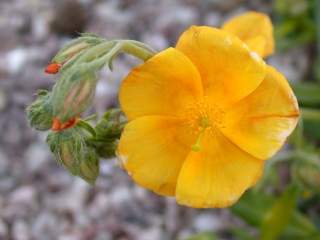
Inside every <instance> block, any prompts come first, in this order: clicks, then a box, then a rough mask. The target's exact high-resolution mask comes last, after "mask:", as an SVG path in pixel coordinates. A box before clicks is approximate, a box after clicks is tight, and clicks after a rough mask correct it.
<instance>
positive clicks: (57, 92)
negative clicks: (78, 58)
mask: <svg viewBox="0 0 320 240" xmlns="http://www.w3.org/2000/svg"><path fill="white" fill-rule="evenodd" d="M96 85H97V77H96V74H95V73H94V72H92V71H87V70H86V69H84V68H81V66H79V67H76V68H73V69H70V71H67V72H66V73H65V74H63V76H62V78H61V79H60V80H59V81H58V82H57V83H56V85H55V86H54V88H53V91H52V97H51V101H52V106H53V116H54V117H56V118H58V119H59V120H60V121H61V122H62V123H63V122H66V121H68V120H69V119H71V118H74V117H78V116H79V115H80V114H81V113H83V112H84V111H85V110H86V109H87V108H88V107H89V106H90V105H91V103H92V100H93V98H94V95H95V90H96Z"/></svg>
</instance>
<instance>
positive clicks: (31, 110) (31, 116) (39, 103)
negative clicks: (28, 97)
mask: <svg viewBox="0 0 320 240" xmlns="http://www.w3.org/2000/svg"><path fill="white" fill-rule="evenodd" d="M26 113H27V118H28V121H29V124H30V126H31V127H33V128H35V129H37V130H40V131H46V130H49V129H50V128H51V126H52V118H53V115H52V105H51V102H50V93H49V92H47V91H44V90H43V91H40V92H39V93H38V97H37V99H36V100H35V101H34V102H33V103H32V104H31V105H30V106H28V107H27V109H26Z"/></svg>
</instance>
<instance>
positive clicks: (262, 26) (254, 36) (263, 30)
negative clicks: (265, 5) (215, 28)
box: [222, 12, 274, 57]
mask: <svg viewBox="0 0 320 240" xmlns="http://www.w3.org/2000/svg"><path fill="white" fill-rule="evenodd" d="M222 29H224V30H226V31H228V32H231V33H233V34H235V35H236V36H238V37H239V38H240V39H241V40H242V41H243V42H245V43H246V44H247V45H248V46H249V48H250V49H251V50H253V51H255V52H257V53H258V54H259V55H260V56H261V57H267V56H269V55H271V54H272V53H273V51H274V40H273V29H272V23H271V21H270V19H269V17H268V16H267V15H265V14H262V13H258V12H247V13H245V14H242V15H240V16H237V17H234V18H232V19H231V20H229V21H227V22H226V23H225V24H224V25H223V27H222Z"/></svg>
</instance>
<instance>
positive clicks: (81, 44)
mask: <svg viewBox="0 0 320 240" xmlns="http://www.w3.org/2000/svg"><path fill="white" fill-rule="evenodd" d="M102 41H103V39H101V38H99V37H97V36H94V35H90V34H83V36H82V37H80V38H78V39H75V40H73V41H71V42H70V43H69V44H67V45H66V46H65V47H63V48H62V49H61V50H60V51H59V52H58V53H57V55H56V56H55V57H54V58H53V59H52V64H49V65H48V66H47V68H46V72H47V73H51V74H55V73H57V72H58V71H59V70H60V68H61V67H62V66H64V65H66V64H68V63H69V62H71V60H72V59H75V58H76V56H78V55H79V54H80V53H82V52H83V51H84V50H86V49H88V48H90V47H92V46H95V45H97V44H99V43H101V42H102Z"/></svg>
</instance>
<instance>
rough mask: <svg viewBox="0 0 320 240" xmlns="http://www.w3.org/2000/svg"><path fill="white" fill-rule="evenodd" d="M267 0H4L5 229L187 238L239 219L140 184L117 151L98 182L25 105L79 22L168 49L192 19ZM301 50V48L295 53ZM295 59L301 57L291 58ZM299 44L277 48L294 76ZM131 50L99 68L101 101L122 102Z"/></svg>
mask: <svg viewBox="0 0 320 240" xmlns="http://www.w3.org/2000/svg"><path fill="white" fill-rule="evenodd" d="M269 2H270V1H262V0H260V1H257V0H252V1H243V0H224V1H219V0H204V1H197V0H162V1H159V0H114V1H112V0H110V1H107V0H105V1H104V0H81V1H71V0H55V1H53V0H0V131H1V136H0V239H1V240H2V239H4V240H6V239H13V240H51V239H52V240H56V239H58V240H87V239H94V240H109V239H110V240H111V239H123V240H125V239H132V240H135V239H139V240H163V239H164V240H166V239H186V238H187V237H188V236H190V235H192V234H194V233H197V232H201V231H214V232H218V233H219V234H220V236H221V239H230V237H229V236H228V234H226V232H225V229H227V227H228V226H230V225H232V224H242V223H241V221H239V220H238V219H235V218H234V217H232V216H231V214H230V213H229V211H228V210H226V209H225V210H194V209H190V208H185V207H181V206H178V205H176V203H175V201H174V199H170V198H163V197H158V196H157V195H155V194H153V193H151V192H149V191H146V190H144V189H142V188H140V187H138V186H137V185H135V184H134V183H133V182H132V181H131V180H130V179H129V177H128V176H127V174H126V173H125V172H123V170H121V169H120V168H119V167H118V166H117V162H116V160H115V159H111V160H105V161H102V163H101V176H100V177H99V179H98V181H97V183H96V185H95V186H94V187H92V186H89V185H87V184H86V183H85V182H83V181H82V180H80V179H78V178H75V177H71V176H69V175H68V173H67V172H66V171H64V170H63V169H62V168H61V167H59V166H58V165H57V164H56V162H55V161H54V159H52V156H51V154H50V152H49V149H48V147H47V146H46V144H45V135H44V134H41V133H38V132H36V131H33V130H32V129H30V128H29V127H28V125H27V123H26V119H25V114H24V110H25V107H26V105H27V104H29V103H30V102H31V101H32V100H33V99H34V93H35V92H36V89H38V88H45V89H47V88H50V87H51V86H52V84H53V83H54V80H55V77H52V76H48V75H45V74H44V73H43V69H44V67H45V66H46V64H47V63H48V62H49V61H50V59H51V57H52V56H53V55H54V54H55V53H56V51H57V50H58V49H59V48H60V47H61V46H62V45H63V44H64V43H66V42H67V41H69V40H70V39H71V38H73V37H75V36H76V35H77V32H83V31H85V32H94V33H97V34H99V35H102V36H104V37H106V38H110V39H112V38H126V39H136V40H140V41H143V42H146V43H148V44H150V45H151V46H152V47H154V49H156V50H161V49H164V48H166V47H168V46H170V45H174V44H175V42H176V39H177V38H178V36H179V35H180V33H181V32H182V31H183V30H184V29H186V28H187V27H188V26H189V25H191V24H206V25H213V26H219V25H220V24H221V23H222V22H223V21H224V20H225V19H226V18H228V17H230V16H231V15H234V14H237V13H240V12H242V11H245V10H247V9H254V10H261V11H265V12H267V13H270V11H271V8H270V3H269ZM297 56H299V57H297ZM292 59H294V60H292ZM306 59H307V58H306V56H304V52H303V51H302V50H299V49H298V50H295V51H292V52H288V53H287V54H286V55H281V56H275V57H272V58H271V60H270V62H271V64H274V65H277V67H278V68H279V69H280V70H281V71H283V72H284V73H285V74H286V75H287V77H288V78H290V79H291V80H292V81H297V80H298V79H299V78H300V77H301V76H303V74H304V71H305V69H306V67H307V61H306ZM134 64H137V61H136V60H134V59H133V58H130V57H126V56H122V57H120V58H118V59H117V60H116V61H115V62H114V68H115V70H114V72H112V73H110V72H108V71H105V72H102V73H101V81H100V82H99V85H98V88H97V96H96V100H95V104H94V108H95V110H96V111H98V112H100V113H101V112H103V111H104V110H105V109H106V108H107V107H110V106H113V105H115V104H116V102H117V100H116V99H117V98H116V96H117V89H118V86H119V82H120V80H121V79H122V77H123V76H125V75H126V73H127V72H128V70H129V69H130V67H131V66H133V65H134Z"/></svg>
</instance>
